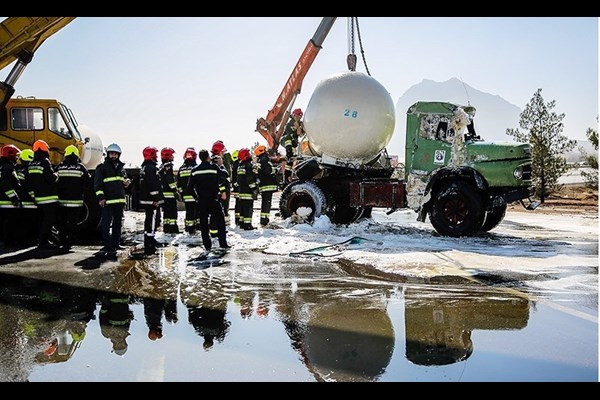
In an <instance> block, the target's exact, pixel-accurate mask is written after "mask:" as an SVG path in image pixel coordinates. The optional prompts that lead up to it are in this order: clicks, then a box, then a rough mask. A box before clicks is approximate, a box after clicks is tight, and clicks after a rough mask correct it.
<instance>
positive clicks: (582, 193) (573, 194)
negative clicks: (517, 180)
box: [509, 183, 598, 214]
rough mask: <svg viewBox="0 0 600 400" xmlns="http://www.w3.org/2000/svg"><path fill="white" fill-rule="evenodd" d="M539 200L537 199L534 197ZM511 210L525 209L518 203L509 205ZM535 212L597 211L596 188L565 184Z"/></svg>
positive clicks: (567, 212) (578, 184)
mask: <svg viewBox="0 0 600 400" xmlns="http://www.w3.org/2000/svg"><path fill="white" fill-rule="evenodd" d="M534 200H539V199H534ZM509 209H510V210H512V211H526V210H525V209H524V208H523V206H521V204H520V203H513V204H511V205H510V206H509ZM536 212H542V213H547V214H569V213H575V214H577V213H581V212H584V213H588V212H589V213H593V212H596V213H597V212H598V189H591V188H587V187H585V185H583V184H580V183H576V184H566V185H563V187H562V189H561V190H560V191H559V192H557V193H554V194H552V195H550V196H549V197H548V198H546V200H545V201H544V203H543V204H541V205H540V206H539V207H538V208H537V209H536Z"/></svg>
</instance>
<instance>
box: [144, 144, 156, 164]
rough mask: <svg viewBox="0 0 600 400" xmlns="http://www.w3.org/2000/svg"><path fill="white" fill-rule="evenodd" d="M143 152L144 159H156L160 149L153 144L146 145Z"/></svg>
mask: <svg viewBox="0 0 600 400" xmlns="http://www.w3.org/2000/svg"><path fill="white" fill-rule="evenodd" d="M142 154H143V155H144V160H153V161H156V159H157V158H158V149H157V148H156V147H152V146H146V147H144V150H142Z"/></svg>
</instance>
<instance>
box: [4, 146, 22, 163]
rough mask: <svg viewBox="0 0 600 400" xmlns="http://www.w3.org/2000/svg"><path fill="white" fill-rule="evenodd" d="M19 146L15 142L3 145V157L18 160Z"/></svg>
mask: <svg viewBox="0 0 600 400" xmlns="http://www.w3.org/2000/svg"><path fill="white" fill-rule="evenodd" d="M19 151H20V150H19V148H18V147H17V146H15V145H14V144H5V145H4V146H2V157H5V158H9V159H11V160H16V159H17V156H18V155H19Z"/></svg>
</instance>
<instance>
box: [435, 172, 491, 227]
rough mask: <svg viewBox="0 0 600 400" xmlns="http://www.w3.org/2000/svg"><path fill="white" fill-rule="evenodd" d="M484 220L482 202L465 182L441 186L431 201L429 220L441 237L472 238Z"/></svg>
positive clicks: (472, 188)
mask: <svg viewBox="0 0 600 400" xmlns="http://www.w3.org/2000/svg"><path fill="white" fill-rule="evenodd" d="M484 219H485V210H484V209H483V201H482V199H481V196H479V194H478V193H477V191H476V189H475V188H474V187H473V186H472V185H470V184H468V183H467V182H462V181H458V182H450V183H447V184H446V185H444V186H442V188H441V190H440V191H438V192H437V194H436V196H435V198H434V199H433V205H432V207H431V214H430V216H429V220H430V221H431V225H433V227H434V228H435V230H436V231H437V232H438V233H439V234H440V235H443V236H452V237H460V236H472V235H474V234H475V233H477V232H479V231H480V230H481V227H482V226H483V221H484Z"/></svg>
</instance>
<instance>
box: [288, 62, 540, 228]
mask: <svg viewBox="0 0 600 400" xmlns="http://www.w3.org/2000/svg"><path fill="white" fill-rule="evenodd" d="M474 117H475V107H473V106H470V105H469V106H462V105H458V104H452V103H448V102H442V101H440V102H417V103H415V104H413V105H412V106H411V107H409V109H408V110H407V114H406V143H405V166H404V176H403V179H400V178H396V177H393V173H394V170H395V168H394V167H392V165H391V160H390V157H389V155H388V153H387V150H386V146H387V145H388V143H389V142H390V140H391V138H392V136H393V132H394V127H395V107H394V104H393V101H392V99H391V97H390V95H389V93H388V92H387V90H386V89H385V88H384V87H383V85H381V83H379V82H378V81H377V80H375V79H374V78H373V77H371V76H369V75H366V74H364V73H362V72H356V71H348V72H342V73H338V74H335V75H334V76H332V77H329V78H327V79H324V80H322V81H321V82H320V83H319V84H317V86H316V88H315V91H314V93H313V94H312V96H311V98H310V100H309V103H308V105H307V108H306V111H305V113H304V120H303V122H304V127H305V132H306V134H305V137H304V140H303V142H301V144H300V145H299V149H298V162H297V164H296V166H295V168H294V173H295V180H293V181H291V182H290V183H289V184H288V185H287V186H285V188H284V189H283V190H282V193H281V197H280V203H279V209H280V213H281V217H282V218H284V219H285V218H289V217H295V218H297V219H300V220H306V221H308V222H311V221H313V220H314V219H315V218H318V217H319V216H321V215H327V216H328V217H329V218H330V220H331V221H332V222H334V223H337V224H348V223H352V222H354V221H357V220H358V219H360V218H362V217H369V216H370V215H371V211H372V209H373V208H387V209H388V211H387V212H388V214H389V213H392V212H394V211H396V210H399V209H406V208H410V209H412V210H414V211H415V212H416V213H417V220H418V221H421V222H425V220H426V218H427V216H429V220H430V222H431V224H432V226H433V227H434V229H435V230H436V231H437V232H438V233H439V234H440V235H443V236H452V237H459V236H472V235H475V234H477V233H479V232H487V231H489V230H491V229H493V228H495V227H496V226H497V225H498V224H500V222H501V221H502V219H503V218H504V216H505V212H506V209H507V204H509V203H512V202H516V201H521V203H522V204H523V205H524V206H525V207H526V208H528V209H534V208H535V207H536V206H537V204H536V203H535V202H532V201H529V204H528V205H525V202H524V199H529V198H530V196H532V195H533V190H534V187H533V185H532V179H531V162H532V158H531V147H530V145H529V144H524V143H514V142H506V143H504V142H502V143H500V142H486V141H484V140H482V139H481V137H480V136H479V135H477V133H476V132H475V127H474Z"/></svg>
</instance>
